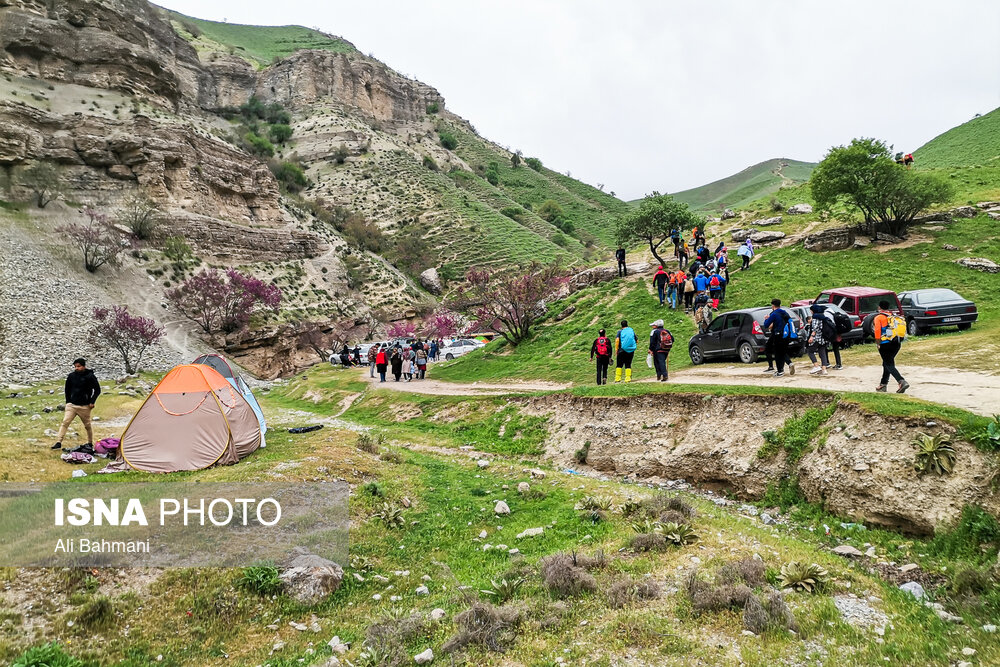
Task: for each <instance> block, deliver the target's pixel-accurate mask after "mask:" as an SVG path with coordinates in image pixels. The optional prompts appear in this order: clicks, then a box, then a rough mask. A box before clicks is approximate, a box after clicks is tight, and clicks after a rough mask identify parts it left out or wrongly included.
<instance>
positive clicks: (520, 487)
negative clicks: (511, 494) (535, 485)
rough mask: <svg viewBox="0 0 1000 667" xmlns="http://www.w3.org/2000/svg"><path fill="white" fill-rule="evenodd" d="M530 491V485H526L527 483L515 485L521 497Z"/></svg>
mask: <svg viewBox="0 0 1000 667" xmlns="http://www.w3.org/2000/svg"><path fill="white" fill-rule="evenodd" d="M530 490H531V485H530V484H528V483H527V482H521V483H520V484H518V485H517V492H518V493H520V494H521V495H522V496H523V495H524V494H526V493H527V492H528V491H530Z"/></svg>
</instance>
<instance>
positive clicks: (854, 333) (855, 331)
mask: <svg viewBox="0 0 1000 667" xmlns="http://www.w3.org/2000/svg"><path fill="white" fill-rule="evenodd" d="M788 310H790V311H792V312H793V313H795V314H796V315H798V316H799V319H801V320H802V321H803V322H805V321H806V318H808V317H809V316H811V315H812V311H811V310H809V306H793V307H791V308H789V309H788ZM823 311H824V312H825V313H826V314H827V316H828V317H830V318H831V321H832V318H833V317H834V314H835V313H837V312H838V311H839V312H841V313H843V314H844V315H846V316H847V319H849V320H850V321H851V324H852V325H854V326H853V328H852V329H851V330H850V331H848V332H847V333H845V334H841V335H840V339H841V347H850V346H851V345H855V344H858V343H861V342H862V338H863V337H864V334H863V333H862V331H861V324H859V323H857V322H855V319H854V317H853V316H852V315H851V314H850V313H848V312H846V311H845V310H844V309H843V308H841V307H840V306H838V305H836V304H833V303H826V304H823ZM799 335H801V332H800V334H799Z"/></svg>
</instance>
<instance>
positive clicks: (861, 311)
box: [792, 287, 903, 340]
mask: <svg viewBox="0 0 1000 667" xmlns="http://www.w3.org/2000/svg"><path fill="white" fill-rule="evenodd" d="M883 299H885V300H886V301H888V302H889V303H890V304H896V308H895V310H896V311H897V312H898V313H899V314H900V315H902V314H903V308H902V307H901V306H900V305H899V298H898V297H897V296H896V293H895V292H893V291H892V290H887V289H881V288H878V287H835V288H833V289H827V290H823V291H822V292H820V293H819V296H817V297H816V298H815V299H809V300H807V301H796V302H795V303H793V304H792V306H808V305H810V304H812V303H819V304H827V303H832V304H833V305H835V306H840V307H841V308H842V309H843V310H844V312H846V313H847V314H848V315H850V316H851V319H852V320H853V324H854V331H852V335H853V336H857V335H858V333H857V332H860V333H861V339H862V340H863V339H864V338H868V337H871V335H872V334H871V327H870V326H866V325H865V319H866V318H868V323H869V324H870V323H871V317H870V316H874V314H875V313H877V312H878V304H879V301H882V300H883Z"/></svg>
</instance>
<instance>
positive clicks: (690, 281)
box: [684, 274, 694, 310]
mask: <svg viewBox="0 0 1000 667" xmlns="http://www.w3.org/2000/svg"><path fill="white" fill-rule="evenodd" d="M693 303H694V278H693V277H692V276H688V275H687V274H684V310H691V306H692V304H693Z"/></svg>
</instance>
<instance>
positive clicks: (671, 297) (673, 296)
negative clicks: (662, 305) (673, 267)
mask: <svg viewBox="0 0 1000 667" xmlns="http://www.w3.org/2000/svg"><path fill="white" fill-rule="evenodd" d="M682 283H683V279H682ZM678 289H680V285H679V284H678V282H677V274H676V273H668V274H667V303H669V304H670V308H671V309H674V308H677V290H678Z"/></svg>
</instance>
